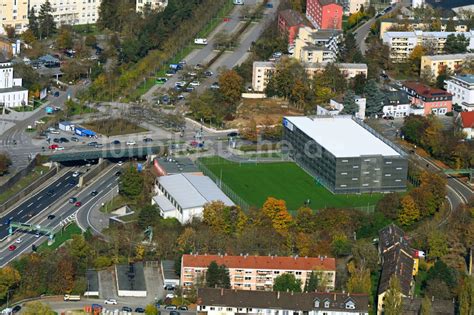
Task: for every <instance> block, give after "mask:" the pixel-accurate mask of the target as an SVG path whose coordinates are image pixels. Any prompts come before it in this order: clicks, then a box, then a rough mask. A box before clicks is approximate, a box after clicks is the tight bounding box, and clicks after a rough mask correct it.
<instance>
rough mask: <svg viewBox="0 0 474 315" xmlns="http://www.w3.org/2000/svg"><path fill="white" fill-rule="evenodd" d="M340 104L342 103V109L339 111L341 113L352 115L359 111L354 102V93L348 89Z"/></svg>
mask: <svg viewBox="0 0 474 315" xmlns="http://www.w3.org/2000/svg"><path fill="white" fill-rule="evenodd" d="M342 104H343V105H344V109H343V110H342V112H341V113H342V114H349V115H354V114H355V113H357V112H358V111H359V105H357V103H356V102H355V93H354V91H352V90H350V89H348V90H347V91H346V94H344V99H343V102H342Z"/></svg>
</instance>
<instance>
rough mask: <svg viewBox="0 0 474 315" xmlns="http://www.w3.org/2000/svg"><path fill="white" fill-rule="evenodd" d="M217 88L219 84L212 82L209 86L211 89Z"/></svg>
mask: <svg viewBox="0 0 474 315" xmlns="http://www.w3.org/2000/svg"><path fill="white" fill-rule="evenodd" d="M218 88H219V82H214V83H212V84H211V89H214V90H217V89H218Z"/></svg>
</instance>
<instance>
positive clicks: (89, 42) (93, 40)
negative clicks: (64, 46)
mask: <svg viewBox="0 0 474 315" xmlns="http://www.w3.org/2000/svg"><path fill="white" fill-rule="evenodd" d="M84 44H86V46H88V47H92V46H94V45H96V44H97V38H96V37H95V36H94V35H87V36H86V39H85V40H84Z"/></svg>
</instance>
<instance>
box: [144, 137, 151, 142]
mask: <svg viewBox="0 0 474 315" xmlns="http://www.w3.org/2000/svg"><path fill="white" fill-rule="evenodd" d="M152 141H153V139H152V138H145V139H143V142H152Z"/></svg>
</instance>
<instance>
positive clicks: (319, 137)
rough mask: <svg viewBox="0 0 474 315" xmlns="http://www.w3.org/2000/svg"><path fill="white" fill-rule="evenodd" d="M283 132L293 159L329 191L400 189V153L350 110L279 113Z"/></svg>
mask: <svg viewBox="0 0 474 315" xmlns="http://www.w3.org/2000/svg"><path fill="white" fill-rule="evenodd" d="M283 126H284V128H283V138H284V140H285V142H286V150H288V151H289V154H290V156H292V157H293V159H294V160H295V162H296V163H297V164H298V165H299V166H300V167H302V168H303V169H305V170H306V171H307V172H309V173H310V174H312V175H313V176H314V177H315V178H316V179H317V181H318V182H320V183H321V184H322V185H324V186H325V187H326V188H328V189H329V190H331V191H332V192H333V193H365V192H385V191H403V190H405V189H406V177H407V168H408V162H407V159H406V157H405V156H404V153H403V152H402V151H401V150H400V149H399V148H397V147H396V146H395V145H394V144H392V143H391V142H389V141H388V140H386V139H384V138H382V137H381V136H380V135H378V134H377V133H376V132H375V131H374V130H371V129H370V130H369V129H368V128H369V127H368V126H365V125H363V123H362V122H359V121H356V120H354V119H352V118H351V117H350V116H333V117H309V116H299V117H284V118H283Z"/></svg>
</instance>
